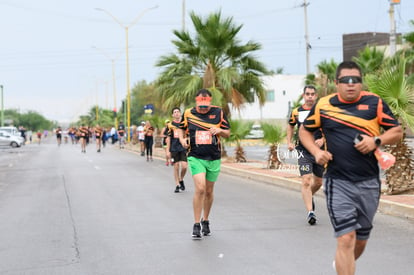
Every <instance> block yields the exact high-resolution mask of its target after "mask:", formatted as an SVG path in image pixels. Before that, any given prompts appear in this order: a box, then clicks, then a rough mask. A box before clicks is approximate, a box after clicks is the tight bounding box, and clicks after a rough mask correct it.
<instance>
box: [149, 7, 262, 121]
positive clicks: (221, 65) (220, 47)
mask: <svg viewBox="0 0 414 275" xmlns="http://www.w3.org/2000/svg"><path fill="white" fill-rule="evenodd" d="M190 17H191V20H192V23H193V25H194V28H195V35H194V36H191V35H190V33H189V32H187V31H182V30H181V31H179V30H175V31H173V33H174V35H175V37H176V40H173V41H172V43H173V44H174V45H175V46H176V48H177V51H178V54H170V55H167V56H162V57H160V59H159V61H158V62H157V64H156V66H158V67H162V68H164V70H163V71H162V73H161V74H160V76H159V78H158V79H157V81H156V87H157V88H158V90H159V92H160V94H161V98H162V100H163V102H164V105H163V107H164V108H167V109H171V108H172V107H174V106H180V105H181V104H183V105H185V106H188V105H191V104H193V102H194V95H195V93H196V92H197V90H199V89H201V88H207V89H209V90H210V91H211V92H212V93H213V104H215V105H218V106H222V107H223V110H224V112H225V113H226V115H228V116H230V109H229V104H228V103H231V104H232V106H233V107H234V108H235V109H236V110H238V109H239V108H240V107H241V106H242V104H243V103H245V102H253V101H254V99H255V95H256V96H257V98H258V100H259V102H260V104H261V105H263V104H264V102H265V89H264V87H263V83H262V81H261V79H260V76H262V75H265V74H267V73H268V70H267V69H266V67H265V66H264V64H263V63H261V62H260V61H258V60H257V59H256V58H255V57H254V56H253V55H252V53H254V52H256V51H258V50H260V49H261V45H260V44H259V43H255V42H253V41H249V42H247V43H246V44H241V43H240V41H239V40H238V39H237V35H238V33H239V31H240V30H241V28H242V25H235V24H234V23H233V18H232V17H230V18H222V16H221V12H217V13H212V14H210V15H209V16H208V17H207V18H206V19H202V18H201V17H199V16H197V15H196V14H195V13H194V12H191V13H190Z"/></svg>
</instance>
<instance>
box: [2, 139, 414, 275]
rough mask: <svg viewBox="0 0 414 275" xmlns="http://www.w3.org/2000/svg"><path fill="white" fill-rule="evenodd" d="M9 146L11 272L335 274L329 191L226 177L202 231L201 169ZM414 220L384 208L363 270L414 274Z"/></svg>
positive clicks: (6, 254)
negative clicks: (311, 208) (199, 233)
mask: <svg viewBox="0 0 414 275" xmlns="http://www.w3.org/2000/svg"><path fill="white" fill-rule="evenodd" d="M54 141H55V140H54V139H51V138H50V139H49V140H48V142H49V143H47V142H46V143H43V144H41V145H37V144H33V145H26V146H24V147H22V148H17V149H8V148H0V220H1V223H0V274H42V275H43V274H76V275H78V274H88V275H89V274H226V275H227V274H309V275H312V274H318V275H320V274H334V272H333V269H332V259H333V255H334V251H335V239H334V238H333V234H332V230H331V226H330V223H329V220H328V217H327V213H326V211H325V206H324V201H323V199H322V198H319V197H318V198H317V199H316V207H317V209H316V210H317V215H318V218H319V223H318V224H317V225H316V226H312V227H311V226H308V225H307V224H306V221H305V217H306V213H305V210H304V207H303V203H302V200H301V196H300V194H299V193H298V192H296V191H291V190H287V189H283V188H279V187H276V186H273V185H268V184H264V183H260V182H254V181H251V180H246V179H243V178H239V177H234V176H228V175H225V174H221V175H220V178H219V181H218V183H217V185H216V196H215V203H214V206H213V209H212V214H211V220H210V221H211V229H212V236H209V237H205V238H204V239H203V240H201V241H194V240H192V239H191V230H192V224H193V215H192V194H193V187H192V184H191V178H190V176H187V177H186V179H185V182H186V185H187V190H186V191H184V192H182V193H179V194H175V193H173V190H174V183H173V181H172V168H171V167H166V166H165V164H164V162H163V161H162V160H157V159H156V160H154V162H150V163H147V162H146V161H145V159H144V158H143V157H140V156H138V155H136V154H133V153H131V152H127V151H121V150H119V149H117V148H116V147H112V146H109V147H107V148H105V149H104V150H103V151H102V153H97V152H96V151H95V149H94V145H89V146H88V148H87V153H86V154H82V153H81V152H80V148H79V146H77V145H70V144H66V145H62V146H61V147H57V145H56V144H55V143H54ZM412 236H414V222H413V221H409V220H404V219H399V218H395V217H391V216H387V215H382V214H378V215H377V216H376V221H375V228H374V230H373V233H372V237H371V240H370V242H369V244H368V247H367V249H366V252H365V254H364V255H363V257H362V258H361V259H360V260H359V261H358V263H357V274H368V275H369V274H375V275H378V274H387V275H388V274H412V270H414V262H413V260H412V259H414V251H413V249H412V248H413V247H414V238H413V237H412Z"/></svg>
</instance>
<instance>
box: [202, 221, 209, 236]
mask: <svg viewBox="0 0 414 275" xmlns="http://www.w3.org/2000/svg"><path fill="white" fill-rule="evenodd" d="M201 226H202V229H201V232H203V236H210V235H211V231H210V222H209V221H204V220H203V219H201Z"/></svg>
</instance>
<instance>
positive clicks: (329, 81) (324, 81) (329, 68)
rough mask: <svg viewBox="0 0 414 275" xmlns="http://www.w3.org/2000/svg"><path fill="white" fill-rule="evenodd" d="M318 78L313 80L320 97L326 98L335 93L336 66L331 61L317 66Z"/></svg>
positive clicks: (333, 61)
mask: <svg viewBox="0 0 414 275" xmlns="http://www.w3.org/2000/svg"><path fill="white" fill-rule="evenodd" d="M317 67H318V72H319V76H318V77H317V78H316V79H315V84H316V86H318V87H319V88H318V90H319V93H320V96H326V95H328V94H331V93H333V92H334V91H335V83H334V81H335V78H336V75H335V74H336V67H338V64H337V63H336V62H335V60H333V59H331V60H330V61H329V62H328V61H326V60H324V61H322V62H321V63H319V64H318V65H317Z"/></svg>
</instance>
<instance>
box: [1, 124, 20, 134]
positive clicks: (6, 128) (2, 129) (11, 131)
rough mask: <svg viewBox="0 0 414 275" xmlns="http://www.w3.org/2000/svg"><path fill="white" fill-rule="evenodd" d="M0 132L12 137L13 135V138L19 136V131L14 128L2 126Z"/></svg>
mask: <svg viewBox="0 0 414 275" xmlns="http://www.w3.org/2000/svg"><path fill="white" fill-rule="evenodd" d="M0 131H4V132H7V133H9V134H12V135H15V136H20V132H19V130H17V128H16V127H14V126H3V127H0Z"/></svg>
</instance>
